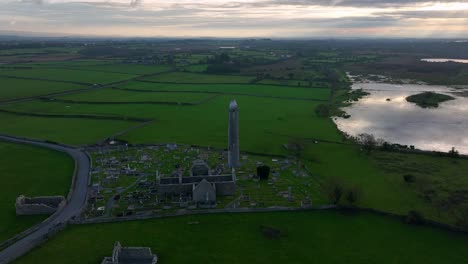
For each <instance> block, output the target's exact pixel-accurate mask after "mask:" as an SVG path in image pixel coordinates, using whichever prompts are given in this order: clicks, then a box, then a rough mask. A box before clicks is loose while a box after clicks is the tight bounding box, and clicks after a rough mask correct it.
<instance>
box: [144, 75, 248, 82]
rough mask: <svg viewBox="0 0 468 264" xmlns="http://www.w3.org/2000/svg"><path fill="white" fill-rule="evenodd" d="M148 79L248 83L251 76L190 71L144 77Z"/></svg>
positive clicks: (157, 80)
mask: <svg viewBox="0 0 468 264" xmlns="http://www.w3.org/2000/svg"><path fill="white" fill-rule="evenodd" d="M145 80H148V81H155V82H169V83H249V82H250V81H252V80H253V77H251V76H234V75H215V74H202V73H191V72H170V73H164V74H159V75H156V76H152V77H148V78H145Z"/></svg>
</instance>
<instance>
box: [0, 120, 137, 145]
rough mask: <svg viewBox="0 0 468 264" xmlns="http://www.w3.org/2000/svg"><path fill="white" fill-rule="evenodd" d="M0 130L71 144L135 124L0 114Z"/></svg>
mask: <svg viewBox="0 0 468 264" xmlns="http://www.w3.org/2000/svg"><path fill="white" fill-rule="evenodd" d="M0 119H1V120H2V122H4V123H3V125H2V126H1V127H0V133H4V134H9V135H15V136H22V137H28V138H36V139H47V140H52V141H55V142H61V143H65V144H71V145H81V144H91V143H96V142H97V141H100V140H103V139H105V138H107V137H109V136H111V135H113V134H115V133H117V132H119V131H122V130H125V129H127V128H129V127H131V126H135V125H137V124H138V123H135V122H127V121H118V120H115V121H114V120H98V119H85V118H49V117H31V116H18V115H11V114H4V113H0Z"/></svg>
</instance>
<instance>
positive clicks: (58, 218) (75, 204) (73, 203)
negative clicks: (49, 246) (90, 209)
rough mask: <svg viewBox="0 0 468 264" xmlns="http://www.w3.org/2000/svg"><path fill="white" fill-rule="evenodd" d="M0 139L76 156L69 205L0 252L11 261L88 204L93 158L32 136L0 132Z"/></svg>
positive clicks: (1, 258)
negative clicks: (25, 136) (89, 178)
mask: <svg viewBox="0 0 468 264" xmlns="http://www.w3.org/2000/svg"><path fill="white" fill-rule="evenodd" d="M0 140H4V141H9V142H14V143H22V144H30V145H35V146H40V147H44V148H49V149H53V150H57V151H61V152H65V153H67V154H68V155H70V156H71V157H72V158H73V159H74V160H75V166H76V168H75V175H74V177H73V180H74V182H73V183H72V189H71V193H70V194H69V200H68V203H67V205H66V206H65V207H64V208H63V209H62V210H61V211H59V212H57V213H55V214H53V215H52V216H50V217H49V218H48V219H47V220H45V221H44V222H42V223H40V224H38V225H37V226H35V227H33V228H32V229H31V232H30V233H29V234H27V235H26V236H24V237H23V238H21V239H19V240H18V241H16V242H15V243H13V244H12V245H10V246H9V247H7V248H5V249H4V250H3V251H1V252H0V264H6V263H9V262H11V261H13V260H15V259H16V258H18V257H20V256H22V255H24V254H25V253H27V252H28V251H29V250H31V249H32V248H33V247H35V246H37V245H39V244H40V243H41V242H42V241H43V240H44V238H45V237H47V236H48V233H49V232H50V231H51V230H53V229H54V227H57V226H62V225H63V224H66V223H67V222H68V221H69V220H71V219H73V218H74V217H78V216H79V215H80V213H81V210H82V209H83V207H84V206H85V203H86V196H87V189H88V175H89V169H90V161H89V158H88V156H87V155H86V154H85V153H84V152H82V151H80V150H79V149H76V148H71V147H66V146H61V145H55V144H50V143H46V142H41V141H35V140H30V139H23V138H16V137H11V136H4V135H0Z"/></svg>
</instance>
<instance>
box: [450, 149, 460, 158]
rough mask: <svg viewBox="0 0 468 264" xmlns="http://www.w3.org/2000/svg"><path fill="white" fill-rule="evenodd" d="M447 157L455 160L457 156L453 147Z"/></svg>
mask: <svg viewBox="0 0 468 264" xmlns="http://www.w3.org/2000/svg"><path fill="white" fill-rule="evenodd" d="M448 154H449V157H452V158H456V157H458V156H459V154H458V150H456V149H455V147H452V149H451V150H450V151H449V152H448Z"/></svg>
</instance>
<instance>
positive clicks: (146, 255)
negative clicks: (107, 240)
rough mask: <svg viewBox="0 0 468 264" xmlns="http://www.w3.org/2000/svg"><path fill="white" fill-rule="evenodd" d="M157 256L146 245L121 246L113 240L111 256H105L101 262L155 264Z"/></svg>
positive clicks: (102, 263)
mask: <svg viewBox="0 0 468 264" xmlns="http://www.w3.org/2000/svg"><path fill="white" fill-rule="evenodd" d="M156 263H158V256H157V255H156V254H153V253H152V252H151V249H150V248H148V247H122V245H121V244H120V242H118V241H117V242H115V245H114V250H113V251H112V257H105V258H104V259H103V260H102V262H101V264H156Z"/></svg>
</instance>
